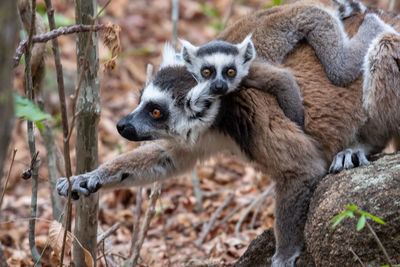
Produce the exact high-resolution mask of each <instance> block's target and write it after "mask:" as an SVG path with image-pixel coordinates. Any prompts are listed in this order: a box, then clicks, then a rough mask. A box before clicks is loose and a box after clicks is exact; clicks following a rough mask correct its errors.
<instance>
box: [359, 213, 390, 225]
mask: <svg viewBox="0 0 400 267" xmlns="http://www.w3.org/2000/svg"><path fill="white" fill-rule="evenodd" d="M357 213H358V214H360V215H364V216H367V217H369V218H371V219H372V220H374V221H376V222H377V223H380V224H383V225H385V224H386V222H384V221H383V220H382V219H380V218H378V217H376V216H374V215H372V214H371V213H368V212H365V211H362V210H358V211H357Z"/></svg>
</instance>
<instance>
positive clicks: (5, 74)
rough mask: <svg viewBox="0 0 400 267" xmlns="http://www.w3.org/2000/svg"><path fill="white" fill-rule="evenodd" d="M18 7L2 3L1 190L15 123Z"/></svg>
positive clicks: (10, 2)
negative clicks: (14, 78) (15, 56)
mask: <svg viewBox="0 0 400 267" xmlns="http://www.w3.org/2000/svg"><path fill="white" fill-rule="evenodd" d="M16 19H17V5H16V1H14V0H1V1H0V25H1V27H0V121H1V124H2V127H1V129H0V189H1V185H2V184H3V183H2V181H1V179H2V177H3V163H4V159H5V157H6V155H7V149H8V144H9V141H10V134H11V130H12V127H13V122H14V109H13V103H14V101H13V96H12V86H13V85H12V78H13V68H12V66H13V62H12V57H13V55H14V44H15V40H16V37H17V33H18V30H17V27H16V26H17V20H16Z"/></svg>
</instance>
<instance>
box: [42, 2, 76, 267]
mask: <svg viewBox="0 0 400 267" xmlns="http://www.w3.org/2000/svg"><path fill="white" fill-rule="evenodd" d="M45 3H46V11H47V17H48V19H49V26H50V30H51V31H52V30H54V29H55V28H56V23H55V20H54V9H53V6H52V4H51V0H45ZM52 49H53V55H54V62H55V66H56V75H57V87H58V97H59V99H60V106H61V121H62V128H63V137H64V140H63V141H64V142H63V143H64V144H63V145H64V162H65V174H66V176H67V179H68V200H67V216H66V219H65V231H64V236H63V244H62V247H61V255H60V267H62V265H63V261H64V251H65V243H66V240H67V233H68V230H70V228H71V217H72V205H71V194H72V193H71V187H72V185H71V181H70V179H69V177H71V175H72V169H71V158H70V154H69V142H68V140H66V136H68V117H67V104H66V101H65V90H64V77H63V70H62V65H61V60H60V50H59V47H58V39H57V38H54V39H52Z"/></svg>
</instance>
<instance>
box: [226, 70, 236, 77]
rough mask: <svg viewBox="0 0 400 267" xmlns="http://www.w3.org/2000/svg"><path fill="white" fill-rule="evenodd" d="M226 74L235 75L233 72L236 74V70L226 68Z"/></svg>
mask: <svg viewBox="0 0 400 267" xmlns="http://www.w3.org/2000/svg"><path fill="white" fill-rule="evenodd" d="M226 74H227V75H228V76H229V77H233V76H235V74H236V70H234V69H229V70H227V72H226Z"/></svg>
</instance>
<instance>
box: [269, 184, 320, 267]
mask: <svg viewBox="0 0 400 267" xmlns="http://www.w3.org/2000/svg"><path fill="white" fill-rule="evenodd" d="M285 180H286V181H284V182H282V181H277V182H276V185H275V192H276V199H275V226H274V230H275V237H276V238H275V239H276V250H275V254H274V256H273V257H272V265H271V267H295V266H296V260H297V258H298V257H299V256H300V253H301V251H302V250H303V247H304V226H305V223H306V220H307V212H308V207H309V202H310V198H311V196H312V193H313V190H314V187H315V186H316V184H317V182H318V180H319V178H316V179H307V178H304V177H303V178H302V177H293V178H289V179H285Z"/></svg>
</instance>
